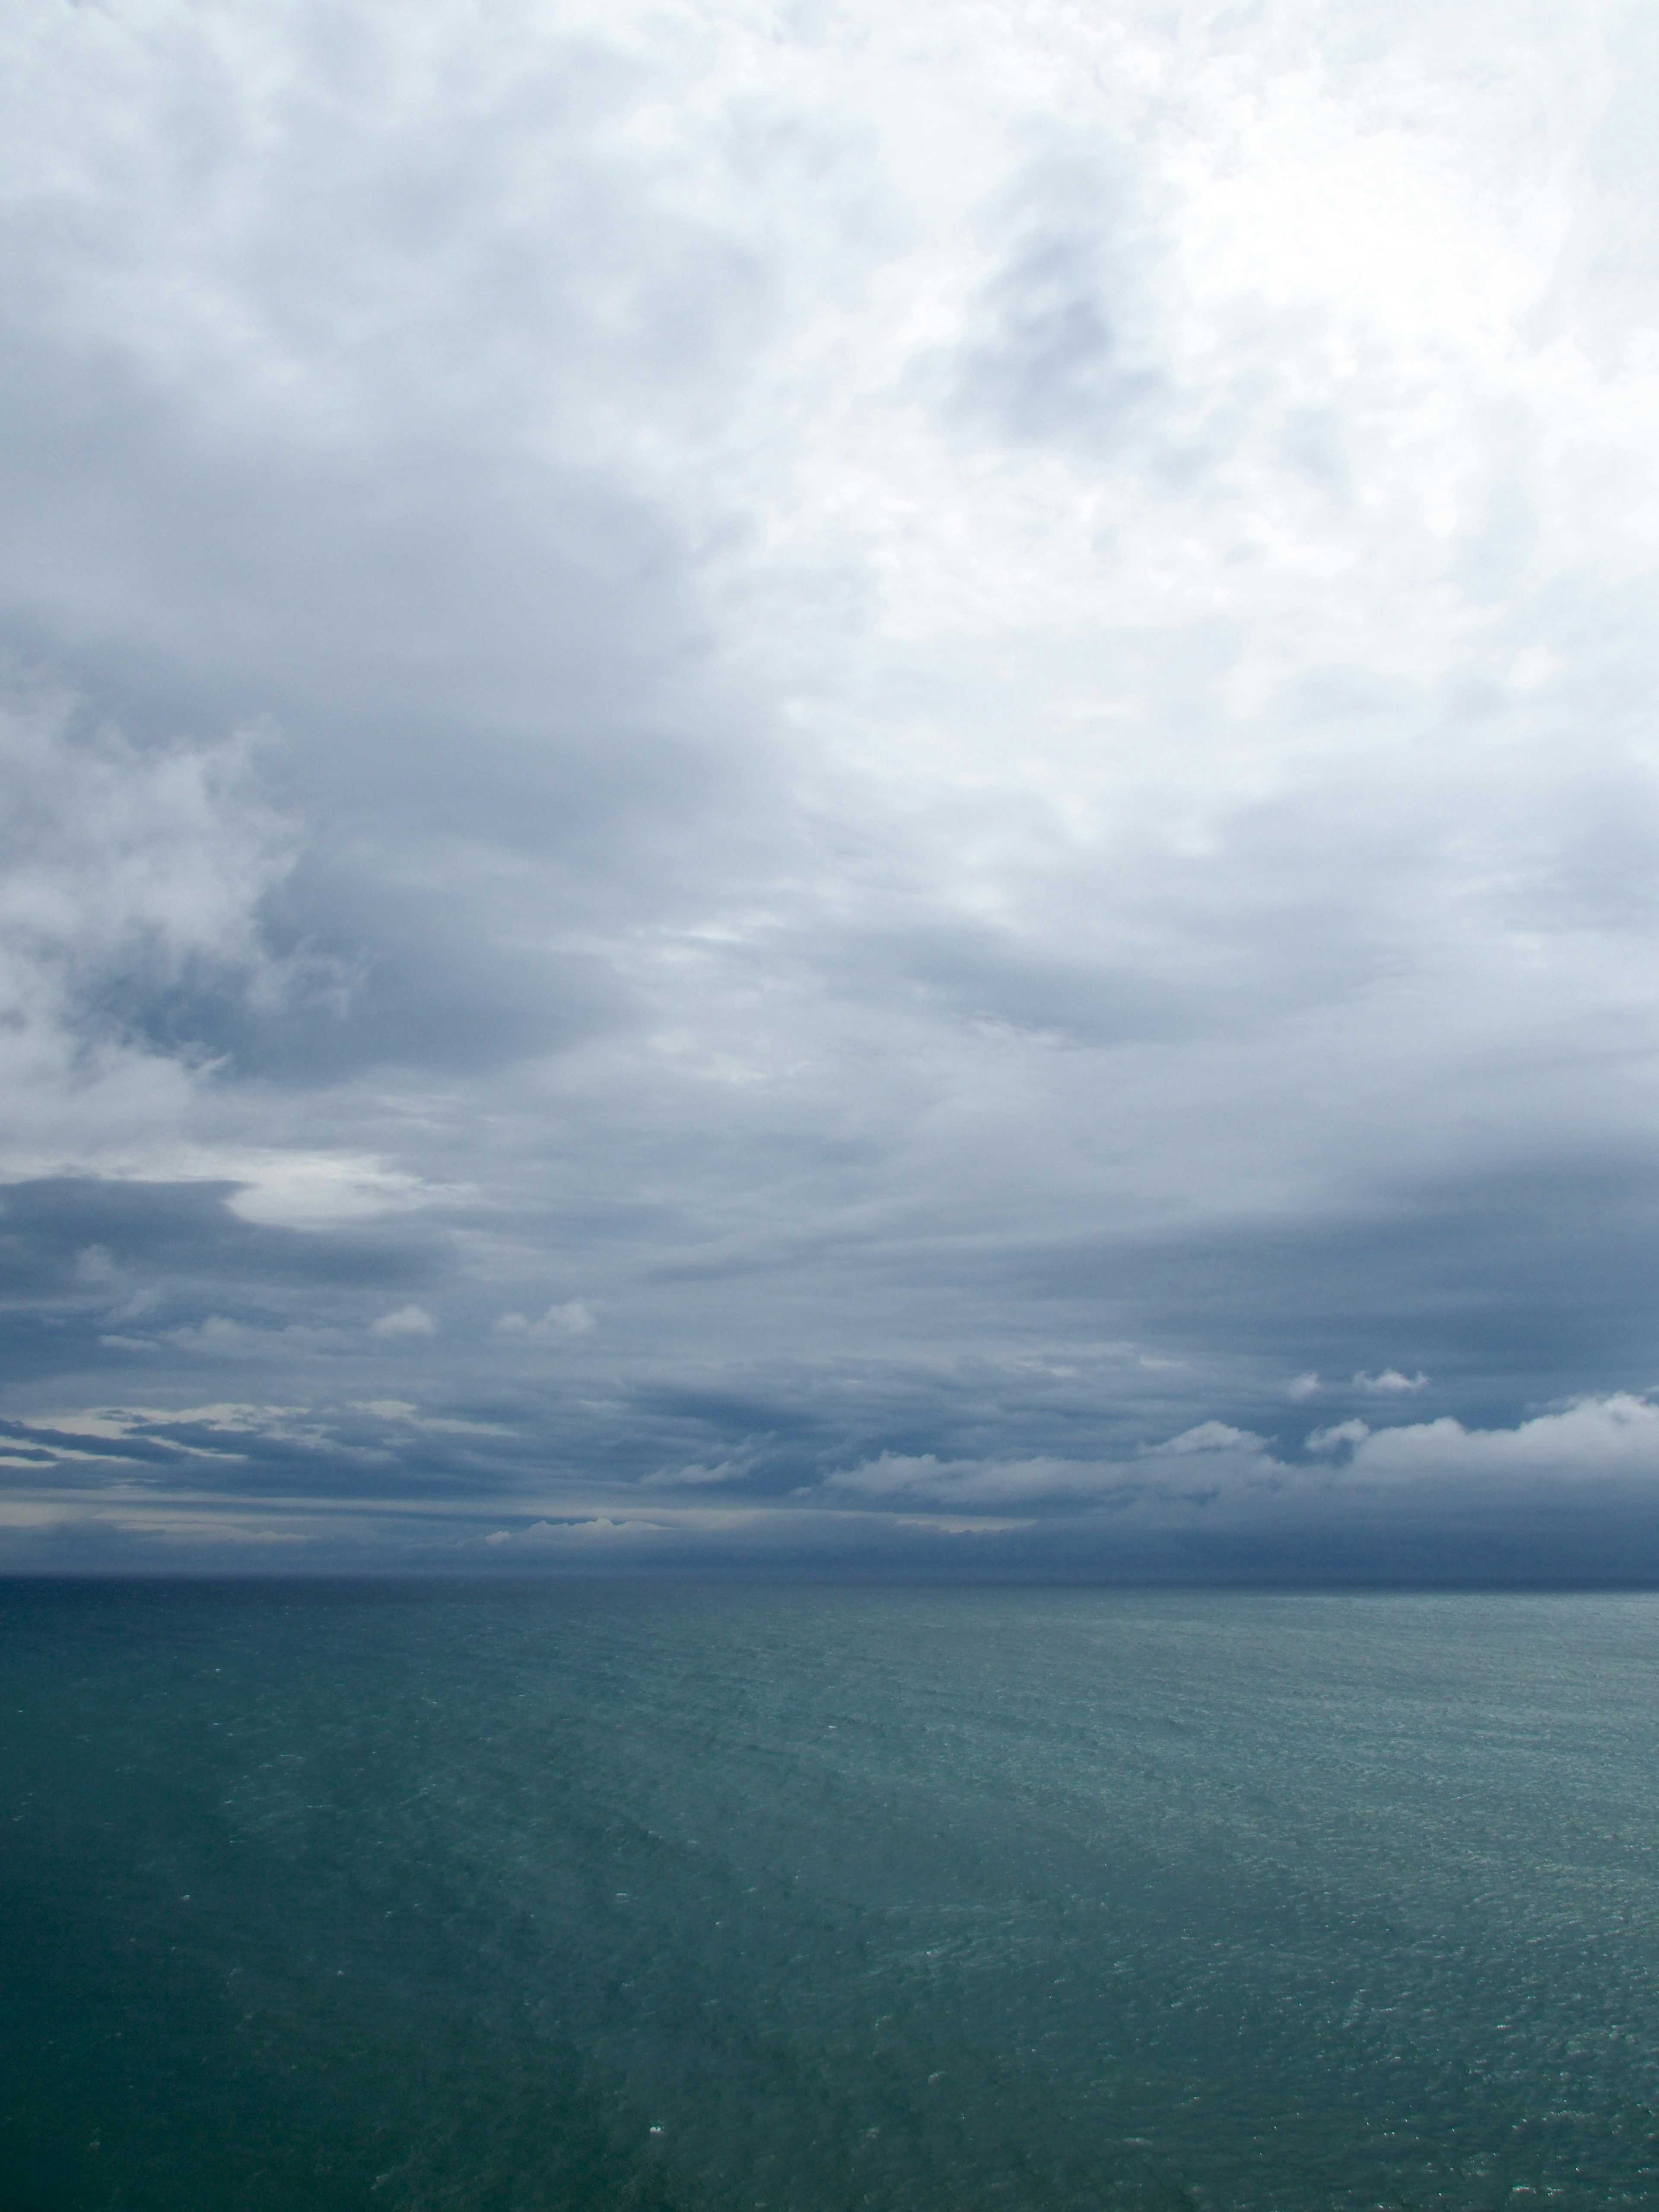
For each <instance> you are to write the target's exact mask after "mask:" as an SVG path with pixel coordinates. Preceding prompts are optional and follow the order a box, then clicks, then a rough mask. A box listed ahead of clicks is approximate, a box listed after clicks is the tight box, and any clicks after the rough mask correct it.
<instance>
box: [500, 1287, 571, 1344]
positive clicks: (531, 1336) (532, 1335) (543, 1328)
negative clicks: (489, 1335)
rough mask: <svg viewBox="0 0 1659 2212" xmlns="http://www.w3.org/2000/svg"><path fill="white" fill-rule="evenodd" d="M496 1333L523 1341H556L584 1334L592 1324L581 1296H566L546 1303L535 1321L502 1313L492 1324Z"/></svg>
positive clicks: (551, 1342) (515, 1314)
mask: <svg viewBox="0 0 1659 2212" xmlns="http://www.w3.org/2000/svg"><path fill="white" fill-rule="evenodd" d="M592 1326H593V1314H592V1308H591V1307H590V1306H589V1305H588V1304H586V1301H585V1300H584V1299H581V1298H567V1299H566V1300H565V1302H564V1304H562V1305H554V1306H549V1308H548V1309H547V1311H546V1312H545V1313H544V1314H543V1315H542V1316H541V1317H540V1318H539V1319H538V1320H536V1321H526V1318H525V1316H523V1314H520V1313H507V1314H503V1315H502V1316H501V1318H500V1320H499V1321H497V1322H496V1323H495V1331H496V1334H498V1335H500V1336H506V1337H513V1338H516V1339H518V1340H520V1342H523V1343H527V1344H557V1343H559V1342H560V1341H561V1340H564V1339H567V1338H569V1337H573V1336H586V1334H587V1332H588V1331H589V1329H591V1328H592Z"/></svg>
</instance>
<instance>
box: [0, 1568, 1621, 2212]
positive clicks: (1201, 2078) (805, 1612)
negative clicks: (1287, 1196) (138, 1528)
mask: <svg viewBox="0 0 1659 2212" xmlns="http://www.w3.org/2000/svg"><path fill="white" fill-rule="evenodd" d="M0 1879H3V1892H0V2002H3V2010H0V2205H3V2207H4V2212H70V2208H75V2209H76V2212H80V2208H88V2212H90V2209H91V2208H94V2207H95V2208H108V2212H277V2208H284V2209H286V2208H295V2212H299V2209H300V2208H306V2212H331V2208H336V2207H342V2208H343V2207H348V2206H352V2207H362V2208H365V2212H368V2208H377V2207H378V2208H386V2209H387V2212H391V2208H407V2209H408V2212H414V2208H432V2212H438V2209H439V2208H443V2212H485V2208H488V2209H489V2212H532V2209H533V2212H541V2208H553V2207H577V2206H580V2207H590V2206H592V2207H610V2206H616V2207H628V2208H638V2212H669V2208H684V2212H694V2208H715V2207H719V2208H732V2212H775V2208H776V2209H778V2212H781V2208H799V2212H831V2208H834V2212H843V2208H844V2209H845V2212H852V2208H869V2212H888V2208H891V2212H901V2208H902V2212H975V2208H987V2212H989V2208H998V2212H1026V2208H1031V2212H1036V2208H1042V2212H1048V2208H1054V2212H1060V2208H1067V2212H1069V2208H1074V2207H1075V2208H1078V2209H1079V2212H1082V2209H1083V2208H1091V2212H1092V2209H1093V2208H1114V2209H1115V2212H1175V2208H1193V2207H1206V2208H1218V2212H1220V2209H1221V2208H1225V2212H1246V2208H1252V2212H1255V2208H1261V2212H1267V2208H1275V2212H1315V2209H1316V2208H1317V2212H1333V2209H1334V2208H1336V2209H1338V2212H1340V2209H1341V2208H1350V2207H1352V2208H1358V2207H1362V2206H1366V2207H1372V2206H1394V2207H1399V2208H1401V2209H1402V2212H1404V2209H1405V2208H1413V2212H1415V2209H1416V2208H1426V2207H1431V2206H1442V2207H1486V2206H1498V2205H1504V2206H1516V2205H1525V2206H1531V2205H1539V2204H1545V2203H1548V2204H1553V2205H1555V2206H1558V2207H1581V2206H1582V2207H1587V2208H1588V2207H1592V2206H1593V2207H1595V2208H1598V2212H1601V2209H1602V2208H1607V2207H1609V2206H1619V2205H1626V2204H1630V2205H1638V2204H1639V2205H1650V2206H1656V2205H1659V1598H1653V1597H1646V1596H1457V1595H1434V1596H1398V1595H1340V1596H1314V1595H1301V1596H1277V1595H1243V1594H1236V1593H1235V1594H1203V1595H1187V1594H1170V1593H1158V1594H1141V1593H1124V1592H1103V1591H1080V1590H1021V1591H1000V1590H987V1589H971V1590H970V1589H951V1590H938V1589H934V1590H918V1589H812V1588H805V1589H802V1588H795V1589H788V1588H766V1589H755V1588H717V1587H709V1588H690V1587H676V1588H663V1587H646V1588H641V1587H637V1586H632V1587H630V1586H617V1585H601V1584H581V1585H573V1584H570V1583H562V1584H560V1583H554V1584H547V1585H525V1584H513V1585H510V1586H492V1587H488V1588H467V1587H455V1586H445V1587H438V1586H422V1587H409V1586H397V1585H379V1586H369V1585H361V1584H359V1585H351V1586H334V1587H329V1586H322V1585H313V1586H304V1587H295V1586H292V1585H289V1586H283V1585H273V1584H265V1585H254V1586H249V1585H226V1584H220V1585H201V1584H197V1585H185V1584H173V1585H155V1584H150V1585H137V1584H126V1585H115V1584H91V1583H85V1584H70V1585H64V1584H29V1583H10V1584H6V1585H3V1586H0Z"/></svg>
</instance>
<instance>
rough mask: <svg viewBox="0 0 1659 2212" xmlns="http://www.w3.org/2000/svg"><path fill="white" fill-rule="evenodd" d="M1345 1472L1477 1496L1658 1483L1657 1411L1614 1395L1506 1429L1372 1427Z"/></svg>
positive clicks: (1438, 1424)
mask: <svg viewBox="0 0 1659 2212" xmlns="http://www.w3.org/2000/svg"><path fill="white" fill-rule="evenodd" d="M1352 1473H1353V1474H1354V1475H1356V1476H1358V1477H1360V1478H1362V1479H1370V1480H1390V1481H1392V1480H1417V1481H1423V1482H1430V1483H1438V1484H1443V1485H1446V1486H1449V1487H1454V1488H1461V1487H1464V1486H1474V1487H1475V1488H1477V1489H1478V1490H1480V1491H1483V1492H1484V1491H1487V1490H1490V1489H1491V1488H1492V1487H1494V1486H1504V1485H1512V1486H1516V1488H1521V1487H1522V1486H1532V1485H1534V1484H1535V1483H1537V1482H1539V1481H1544V1482H1547V1483H1549V1484H1551V1485H1559V1486H1564V1487H1565V1488H1566V1489H1567V1490H1569V1492H1571V1490H1572V1489H1573V1488H1576V1487H1579V1486H1587V1485H1593V1484H1595V1483H1599V1482H1602V1481H1605V1480H1609V1479H1620V1480H1630V1479H1634V1480H1639V1481H1641V1482H1643V1483H1644V1484H1645V1483H1648V1482H1659V1405H1656V1404H1655V1403H1654V1402H1653V1401H1652V1400H1651V1399H1649V1398H1640V1397H1637V1396H1634V1395H1632V1394H1631V1393H1629V1392H1626V1391H1619V1392H1615V1393H1613V1395H1610V1396H1607V1397H1601V1398H1583V1399H1580V1400H1579V1401H1577V1403H1576V1404H1574V1405H1571V1406H1568V1407H1564V1408H1563V1409H1562V1410H1561V1411H1560V1412H1559V1413H1539V1414H1536V1415H1534V1418H1533V1419H1531V1420H1528V1421H1522V1422H1521V1423H1519V1424H1518V1425H1516V1427H1514V1428H1512V1429H1466V1428H1465V1427H1464V1426H1463V1425H1462V1422H1461V1421H1455V1420H1453V1419H1450V1418H1447V1419H1442V1420H1437V1421H1425V1422H1421V1423H1419V1424H1416V1425H1412V1426H1407V1427H1400V1428H1389V1429H1377V1430H1375V1431H1373V1432H1372V1433H1371V1434H1370V1436H1368V1437H1365V1438H1364V1439H1363V1441H1361V1442H1360V1443H1358V1445H1357V1447H1356V1449H1355V1451H1354V1455H1353V1462H1352Z"/></svg>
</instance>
